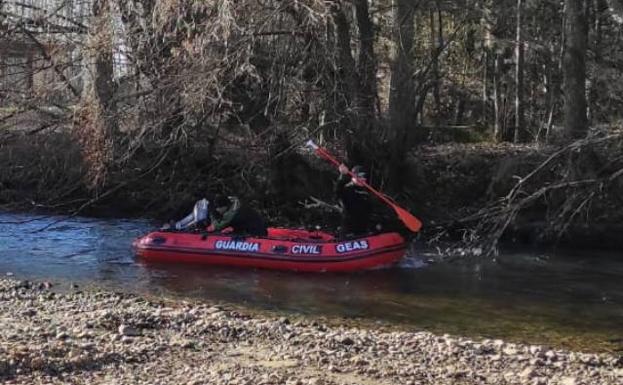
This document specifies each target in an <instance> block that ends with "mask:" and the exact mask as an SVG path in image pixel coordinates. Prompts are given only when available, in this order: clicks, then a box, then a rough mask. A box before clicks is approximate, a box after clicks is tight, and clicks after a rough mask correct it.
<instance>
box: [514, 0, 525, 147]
mask: <svg viewBox="0 0 623 385" xmlns="http://www.w3.org/2000/svg"><path fill="white" fill-rule="evenodd" d="M522 10H523V0H517V41H516V42H515V135H514V142H515V143H520V142H525V141H526V140H527V136H528V135H527V127H526V122H525V114H524V100H523V99H524V97H523V93H524V42H523V26H522Z"/></svg>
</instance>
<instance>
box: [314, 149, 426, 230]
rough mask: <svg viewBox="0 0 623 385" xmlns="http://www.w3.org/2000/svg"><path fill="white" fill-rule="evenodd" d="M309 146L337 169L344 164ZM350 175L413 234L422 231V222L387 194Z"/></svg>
mask: <svg viewBox="0 0 623 385" xmlns="http://www.w3.org/2000/svg"><path fill="white" fill-rule="evenodd" d="M307 144H308V145H309V146H310V147H312V148H313V149H314V151H315V152H316V154H318V155H319V156H321V157H322V158H324V159H326V160H328V161H329V162H331V163H333V164H334V165H336V166H337V167H339V166H340V165H341V164H342V163H340V162H339V161H338V160H337V159H335V158H334V157H333V156H332V155H331V154H329V152H327V150H325V149H324V148H322V147H320V146H318V145H317V144H315V143H314V142H313V141H309V142H307ZM348 175H350V176H351V177H353V178H355V180H357V182H358V183H359V184H360V185H362V186H364V187H365V188H367V189H368V190H369V191H370V192H371V193H373V194H374V195H375V196H376V197H377V198H379V199H380V200H381V201H383V202H384V203H386V204H387V205H389V206H390V207H391V208H392V209H394V211H395V212H396V215H398V217H399V218H400V220H401V221H402V222H403V223H404V224H405V226H407V228H408V229H409V230H411V231H413V232H418V231H419V230H420V228H421V227H422V222H420V220H419V219H417V218H416V217H415V216H413V215H412V214H411V213H409V212H408V211H407V210H405V209H403V208H402V207H400V206H398V205H397V204H396V203H395V202H394V201H393V200H392V199H391V198H389V197H388V196H387V195H385V194H383V193H381V192H379V191H377V190H375V189H374V188H373V187H372V186H370V185H369V184H368V183H366V181H365V180H362V179H360V178H359V177H357V175H355V174H354V173H353V172H352V171H350V170H348Z"/></svg>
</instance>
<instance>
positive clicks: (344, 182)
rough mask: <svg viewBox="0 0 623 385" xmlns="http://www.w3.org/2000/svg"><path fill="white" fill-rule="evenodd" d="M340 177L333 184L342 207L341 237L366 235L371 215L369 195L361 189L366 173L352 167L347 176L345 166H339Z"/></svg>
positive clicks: (357, 167)
mask: <svg viewBox="0 0 623 385" xmlns="http://www.w3.org/2000/svg"><path fill="white" fill-rule="evenodd" d="M339 171H340V176H339V178H338V180H337V183H336V184H335V195H336V198H337V200H338V201H339V202H340V204H341V206H342V221H341V234H340V235H341V236H343V237H344V236H351V235H352V236H356V235H363V234H366V233H368V230H369V228H370V218H371V213H372V203H371V202H370V194H368V191H367V190H366V189H365V187H363V183H365V182H366V173H365V170H364V169H363V167H362V166H355V167H353V168H352V169H351V170H350V172H351V173H352V175H353V176H351V175H349V170H348V167H347V166H346V165H345V164H343V163H342V164H340V166H339Z"/></svg>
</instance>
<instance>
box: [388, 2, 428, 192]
mask: <svg viewBox="0 0 623 385" xmlns="http://www.w3.org/2000/svg"><path fill="white" fill-rule="evenodd" d="M414 32H415V7H414V4H413V2H412V1H411V0H395V1H394V20H393V30H392V37H393V43H394V44H393V52H392V76H391V80H390V94H389V117H390V122H391V130H392V132H391V135H390V137H391V138H392V140H391V143H392V146H391V161H390V165H389V167H390V170H391V171H392V174H393V175H392V178H391V180H392V183H394V184H398V181H399V175H398V171H397V170H398V169H399V168H400V167H401V166H402V164H403V161H404V155H405V153H406V150H407V137H408V134H409V130H413V129H414V127H413V125H414V124H415V84H414V80H413V40H414ZM418 139H421V138H418Z"/></svg>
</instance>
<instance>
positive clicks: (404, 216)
mask: <svg viewBox="0 0 623 385" xmlns="http://www.w3.org/2000/svg"><path fill="white" fill-rule="evenodd" d="M392 208H393V209H394V211H395V212H396V215H398V218H400V220H401V221H402V223H404V225H405V226H406V227H407V228H408V229H409V230H411V231H413V232H414V233H417V232H418V231H420V229H421V228H422V222H420V220H419V219H417V218H416V217H414V216H413V215H412V214H411V213H410V212H408V211H407V210H405V209H403V208H402V207H398V206H396V205H392Z"/></svg>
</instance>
